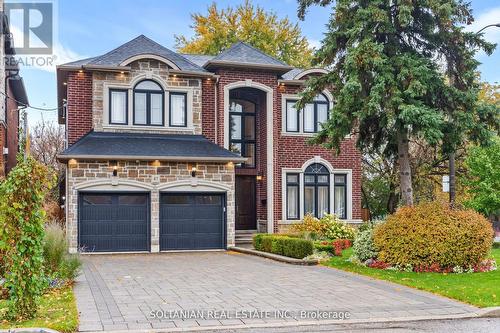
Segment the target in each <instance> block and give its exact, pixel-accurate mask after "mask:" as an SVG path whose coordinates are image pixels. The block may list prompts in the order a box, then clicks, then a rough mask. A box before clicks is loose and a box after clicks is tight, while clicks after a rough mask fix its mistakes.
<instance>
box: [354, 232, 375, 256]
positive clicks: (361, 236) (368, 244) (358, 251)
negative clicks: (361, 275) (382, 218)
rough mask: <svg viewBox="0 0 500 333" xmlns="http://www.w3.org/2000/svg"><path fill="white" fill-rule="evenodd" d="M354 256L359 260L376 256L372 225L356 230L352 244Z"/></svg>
mask: <svg viewBox="0 0 500 333" xmlns="http://www.w3.org/2000/svg"><path fill="white" fill-rule="evenodd" d="M352 250H353V254H354V256H355V257H356V258H357V259H358V260H360V261H363V262H364V261H366V260H368V259H374V258H377V254H378V251H377V248H376V247H375V243H374V242H373V225H372V224H369V227H365V228H364V229H363V230H362V231H358V233H357V234H356V238H355V239H354V243H353V246H352Z"/></svg>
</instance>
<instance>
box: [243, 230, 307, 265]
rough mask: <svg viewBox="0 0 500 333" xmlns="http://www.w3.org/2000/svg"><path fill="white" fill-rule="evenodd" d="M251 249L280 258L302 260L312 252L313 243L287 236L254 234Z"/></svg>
mask: <svg viewBox="0 0 500 333" xmlns="http://www.w3.org/2000/svg"><path fill="white" fill-rule="evenodd" d="M253 247H254V248H255V249H256V250H257V251H264V252H269V253H274V254H279V255H282V256H286V257H290V258H296V259H302V258H305V257H307V256H309V255H311V254H313V252H314V245H313V242H312V241H310V240H306V239H301V238H296V237H290V236H287V235H270V234H256V235H254V236H253Z"/></svg>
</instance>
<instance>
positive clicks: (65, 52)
mask: <svg viewBox="0 0 500 333" xmlns="http://www.w3.org/2000/svg"><path fill="white" fill-rule="evenodd" d="M10 31H11V33H12V35H13V37H14V47H15V46H16V45H22V38H23V37H22V36H23V33H22V31H21V30H20V29H19V28H18V27H17V26H14V25H12V26H10ZM33 56H34V57H39V58H40V59H39V60H38V61H36V60H35V61H30V58H31V57H33ZM42 58H43V59H42ZM84 58H88V57H87V56H85V55H81V54H78V53H77V52H75V51H73V50H71V49H69V48H67V47H65V46H63V45H62V44H60V43H58V42H56V43H54V46H53V49H52V55H26V56H25V55H23V54H17V55H16V59H18V60H19V61H20V66H21V67H24V68H28V67H29V69H40V70H43V71H47V72H55V71H56V66H57V65H60V64H65V63H67V62H71V61H75V60H79V59H84Z"/></svg>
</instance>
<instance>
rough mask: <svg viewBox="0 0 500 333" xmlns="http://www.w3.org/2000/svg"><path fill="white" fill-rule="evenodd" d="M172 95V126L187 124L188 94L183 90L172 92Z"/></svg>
mask: <svg viewBox="0 0 500 333" xmlns="http://www.w3.org/2000/svg"><path fill="white" fill-rule="evenodd" d="M169 96H170V101H169V104H170V113H169V114H170V126H172V127H186V126H187V94H186V93H181V92H171V93H170V94H169Z"/></svg>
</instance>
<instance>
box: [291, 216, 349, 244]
mask: <svg viewBox="0 0 500 333" xmlns="http://www.w3.org/2000/svg"><path fill="white" fill-rule="evenodd" d="M291 230H292V231H294V232H298V233H301V235H302V238H306V239H311V240H318V239H330V240H333V239H350V240H353V239H354V236H355V234H356V229H354V228H353V227H351V226H349V225H348V224H347V223H344V222H342V221H341V220H340V219H339V218H338V217H337V216H335V215H333V214H325V215H324V216H323V217H322V218H321V219H317V218H315V217H314V216H312V215H310V214H307V215H306V216H305V217H304V219H303V220H302V221H301V222H300V223H297V224H294V225H292V227H291Z"/></svg>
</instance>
